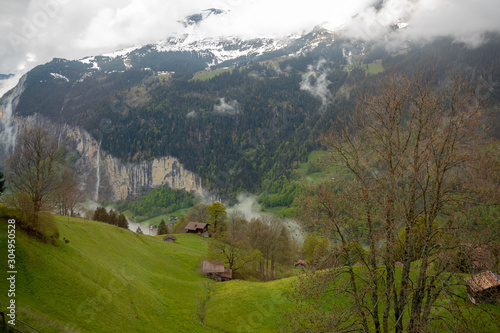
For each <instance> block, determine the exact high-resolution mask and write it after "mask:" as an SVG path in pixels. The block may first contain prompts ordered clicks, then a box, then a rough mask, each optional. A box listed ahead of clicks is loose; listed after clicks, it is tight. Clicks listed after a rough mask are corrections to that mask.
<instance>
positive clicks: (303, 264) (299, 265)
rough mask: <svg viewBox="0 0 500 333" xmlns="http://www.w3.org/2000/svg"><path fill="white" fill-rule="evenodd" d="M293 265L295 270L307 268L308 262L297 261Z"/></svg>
mask: <svg viewBox="0 0 500 333" xmlns="http://www.w3.org/2000/svg"><path fill="white" fill-rule="evenodd" d="M293 265H294V266H295V268H307V262H305V261H304V260H302V259H299V260H295V261H294V262H293Z"/></svg>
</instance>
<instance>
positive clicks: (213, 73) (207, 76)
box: [190, 68, 234, 81]
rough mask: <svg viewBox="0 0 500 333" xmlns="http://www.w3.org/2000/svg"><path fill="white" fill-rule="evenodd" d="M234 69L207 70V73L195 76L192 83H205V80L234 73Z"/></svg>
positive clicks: (203, 72)
mask: <svg viewBox="0 0 500 333" xmlns="http://www.w3.org/2000/svg"><path fill="white" fill-rule="evenodd" d="M233 69H234V68H220V69H215V70H207V71H202V72H198V73H196V74H195V75H194V77H193V78H192V79H191V80H190V81H204V80H209V79H211V78H213V77H216V76H217V75H220V74H222V73H225V72H229V73H232V72H233Z"/></svg>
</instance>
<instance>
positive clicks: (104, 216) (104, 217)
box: [92, 207, 108, 222]
mask: <svg viewBox="0 0 500 333" xmlns="http://www.w3.org/2000/svg"><path fill="white" fill-rule="evenodd" d="M92 220H94V221H99V222H107V221H108V212H107V211H106V208H104V207H97V208H96V210H95V211H94V216H93V217H92Z"/></svg>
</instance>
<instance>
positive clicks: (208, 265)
mask: <svg viewBox="0 0 500 333" xmlns="http://www.w3.org/2000/svg"><path fill="white" fill-rule="evenodd" d="M203 275H205V277H208V278H210V279H212V280H215V281H218V282H220V281H229V280H232V279H233V270H231V269H229V268H225V267H224V261H204V262H203Z"/></svg>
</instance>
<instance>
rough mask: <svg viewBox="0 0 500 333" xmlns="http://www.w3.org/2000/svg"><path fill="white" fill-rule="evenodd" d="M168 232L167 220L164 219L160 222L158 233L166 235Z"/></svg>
mask: <svg viewBox="0 0 500 333" xmlns="http://www.w3.org/2000/svg"><path fill="white" fill-rule="evenodd" d="M166 234H168V227H167V225H166V224H165V221H164V220H163V219H162V220H161V222H160V224H159V225H158V235H166Z"/></svg>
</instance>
